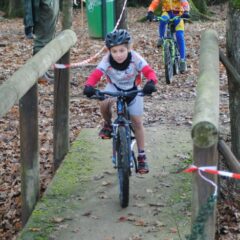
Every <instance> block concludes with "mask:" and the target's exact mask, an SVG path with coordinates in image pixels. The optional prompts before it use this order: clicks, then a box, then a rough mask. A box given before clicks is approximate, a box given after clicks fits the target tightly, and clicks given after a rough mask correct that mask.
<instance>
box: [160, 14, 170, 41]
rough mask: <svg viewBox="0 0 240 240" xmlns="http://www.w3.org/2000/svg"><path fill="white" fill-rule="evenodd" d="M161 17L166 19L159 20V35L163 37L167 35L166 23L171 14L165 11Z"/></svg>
mask: <svg viewBox="0 0 240 240" xmlns="http://www.w3.org/2000/svg"><path fill="white" fill-rule="evenodd" d="M161 17H162V18H163V19H164V20H165V21H163V20H160V22H159V37H160V38H163V37H164V35H165V30H166V25H167V23H168V20H169V15H168V13H167V12H163V13H162V15H161Z"/></svg>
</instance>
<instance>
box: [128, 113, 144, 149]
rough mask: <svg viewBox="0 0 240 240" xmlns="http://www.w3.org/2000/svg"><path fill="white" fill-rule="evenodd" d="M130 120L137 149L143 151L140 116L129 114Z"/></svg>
mask: <svg viewBox="0 0 240 240" xmlns="http://www.w3.org/2000/svg"><path fill="white" fill-rule="evenodd" d="M131 121H132V126H133V129H134V131H135V137H136V141H137V147H138V151H139V152H140V151H144V127H143V122H142V116H131Z"/></svg>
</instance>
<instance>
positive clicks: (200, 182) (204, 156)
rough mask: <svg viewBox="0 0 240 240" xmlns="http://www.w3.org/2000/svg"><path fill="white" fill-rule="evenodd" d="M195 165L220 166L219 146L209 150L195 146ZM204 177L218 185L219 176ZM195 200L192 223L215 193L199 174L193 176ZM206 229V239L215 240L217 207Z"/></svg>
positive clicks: (206, 174)
mask: <svg viewBox="0 0 240 240" xmlns="http://www.w3.org/2000/svg"><path fill="white" fill-rule="evenodd" d="M193 158H194V165H196V166H198V167H201V166H216V167H217V165H218V161H217V160H218V151H217V145H216V144H215V145H212V146H211V147H209V148H199V147H197V146H194V149H193ZM202 175H203V176H205V177H207V178H208V179H209V180H211V181H213V182H215V183H217V176H216V175H212V174H208V173H202ZM192 192H193V199H192V223H193V222H194V220H195V219H196V217H197V216H198V212H199V209H200V208H201V207H202V206H203V205H205V204H206V202H207V199H208V197H210V196H211V195H212V194H213V193H214V187H213V186H212V185H211V184H210V183H209V182H206V181H205V180H204V179H203V178H202V177H201V176H200V175H199V174H198V173H194V174H193V191H192ZM204 224H205V229H204V234H205V235H206V239H209V240H210V239H211V240H214V239H215V230H216V227H215V226H216V206H214V211H213V213H212V215H211V216H210V217H209V218H208V221H207V222H205V223H204Z"/></svg>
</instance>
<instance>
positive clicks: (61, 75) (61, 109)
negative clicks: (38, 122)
mask: <svg viewBox="0 0 240 240" xmlns="http://www.w3.org/2000/svg"><path fill="white" fill-rule="evenodd" d="M69 62H70V51H68V52H67V53H66V54H65V55H64V56H63V57H62V58H61V59H60V60H59V62H58V63H62V64H68V63H69ZM69 88H70V69H69V68H66V69H55V84H54V128H53V155H54V156H53V159H54V169H55V170H56V169H57V168H58V167H59V165H60V163H61V161H62V160H63V158H64V156H65V155H66V154H67V152H68V149H69Z"/></svg>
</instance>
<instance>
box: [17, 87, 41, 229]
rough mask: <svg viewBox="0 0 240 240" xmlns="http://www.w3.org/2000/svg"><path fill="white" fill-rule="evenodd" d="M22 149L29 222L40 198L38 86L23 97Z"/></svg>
mask: <svg viewBox="0 0 240 240" xmlns="http://www.w3.org/2000/svg"><path fill="white" fill-rule="evenodd" d="M19 111H20V141H21V144H20V149H21V157H20V158H21V197H22V222H23V225H24V224H25V223H26V222H27V220H28V218H29V216H30V215H31V212H32V210H33V209H34V206H35V204H36V202H37V200H38V198H39V192H40V186H39V144H38V141H39V140H38V86H37V84H35V85H33V87H32V88H31V89H30V90H29V91H28V92H27V93H26V94H25V95H24V96H23V97H22V98H21V100H20V102H19Z"/></svg>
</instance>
